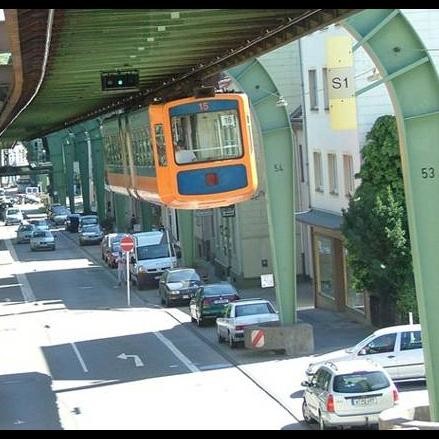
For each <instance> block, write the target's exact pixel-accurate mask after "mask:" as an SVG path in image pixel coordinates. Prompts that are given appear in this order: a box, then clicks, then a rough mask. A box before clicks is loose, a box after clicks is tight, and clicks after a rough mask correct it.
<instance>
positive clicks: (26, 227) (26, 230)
mask: <svg viewBox="0 0 439 439" xmlns="http://www.w3.org/2000/svg"><path fill="white" fill-rule="evenodd" d="M21 230H22V231H25V232H29V230H33V226H31V225H30V224H25V225H23V226H21V227H20V231H21Z"/></svg>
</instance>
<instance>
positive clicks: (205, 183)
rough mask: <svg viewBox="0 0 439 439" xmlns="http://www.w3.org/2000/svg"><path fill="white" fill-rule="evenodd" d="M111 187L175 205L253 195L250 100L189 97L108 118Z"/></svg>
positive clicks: (198, 205)
mask: <svg viewBox="0 0 439 439" xmlns="http://www.w3.org/2000/svg"><path fill="white" fill-rule="evenodd" d="M102 129H103V143H104V152H105V154H104V156H105V181H106V185H107V187H108V188H109V189H110V190H112V191H114V192H118V193H122V194H125V195H130V196H132V197H135V198H139V199H143V200H146V201H149V202H152V203H156V204H163V205H166V206H169V207H173V208H177V209H207V208H213V207H221V206H228V205H230V204H235V203H239V202H242V201H246V200H249V199H250V198H251V197H252V196H253V195H254V193H255V191H256V188H257V175H256V161H255V153H254V148H253V141H252V133H251V124H250V109H249V103H248V98H247V96H246V95H245V94H242V93H217V94H215V96H213V97H203V98H196V97H189V98H184V99H179V100H175V101H170V102H166V103H162V104H152V105H150V106H149V107H147V108H142V109H139V110H136V111H131V112H125V113H120V114H117V115H114V116H112V117H110V118H107V119H105V120H104V121H103V125H102Z"/></svg>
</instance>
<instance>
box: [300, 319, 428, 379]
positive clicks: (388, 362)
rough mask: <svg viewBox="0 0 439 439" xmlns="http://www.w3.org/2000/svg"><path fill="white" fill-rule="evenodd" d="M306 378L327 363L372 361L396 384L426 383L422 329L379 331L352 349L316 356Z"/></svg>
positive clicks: (409, 326)
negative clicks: (404, 381) (411, 381)
mask: <svg viewBox="0 0 439 439" xmlns="http://www.w3.org/2000/svg"><path fill="white" fill-rule="evenodd" d="M315 358H316V361H314V362H312V363H310V364H309V366H308V368H307V370H306V374H307V375H308V376H310V375H313V374H314V373H315V371H316V369H317V368H318V367H319V366H320V365H321V364H322V363H323V362H325V361H330V360H331V361H335V360H351V359H352V360H354V359H359V358H370V359H372V360H373V361H375V362H376V363H378V364H380V365H381V366H382V367H384V369H385V370H386V371H387V372H388V373H389V375H390V376H391V377H392V379H394V380H411V379H425V364H424V352H423V349H422V334H421V325H419V324H415V325H400V326H391V327H388V328H382V329H378V331H375V332H374V333H373V334H371V335H369V337H366V338H365V339H364V340H362V341H360V342H359V343H358V344H356V345H355V346H353V347H350V348H348V349H341V350H338V351H334V352H329V353H327V354H323V355H317V356H316V357H315Z"/></svg>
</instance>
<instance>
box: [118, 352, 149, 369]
mask: <svg viewBox="0 0 439 439" xmlns="http://www.w3.org/2000/svg"><path fill="white" fill-rule="evenodd" d="M117 358H121V359H122V360H126V359H127V358H134V364H135V365H136V367H142V366H144V364H143V362H142V360H141V359H140V357H139V356H138V355H128V354H125V353H122V354H120V355H118V356H117Z"/></svg>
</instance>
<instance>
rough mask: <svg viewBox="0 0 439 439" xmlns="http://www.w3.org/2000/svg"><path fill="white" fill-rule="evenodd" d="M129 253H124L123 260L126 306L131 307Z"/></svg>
mask: <svg viewBox="0 0 439 439" xmlns="http://www.w3.org/2000/svg"><path fill="white" fill-rule="evenodd" d="M129 257H130V252H129V251H127V252H125V258H126V260H127V302H128V306H131V295H130V259H129Z"/></svg>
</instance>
